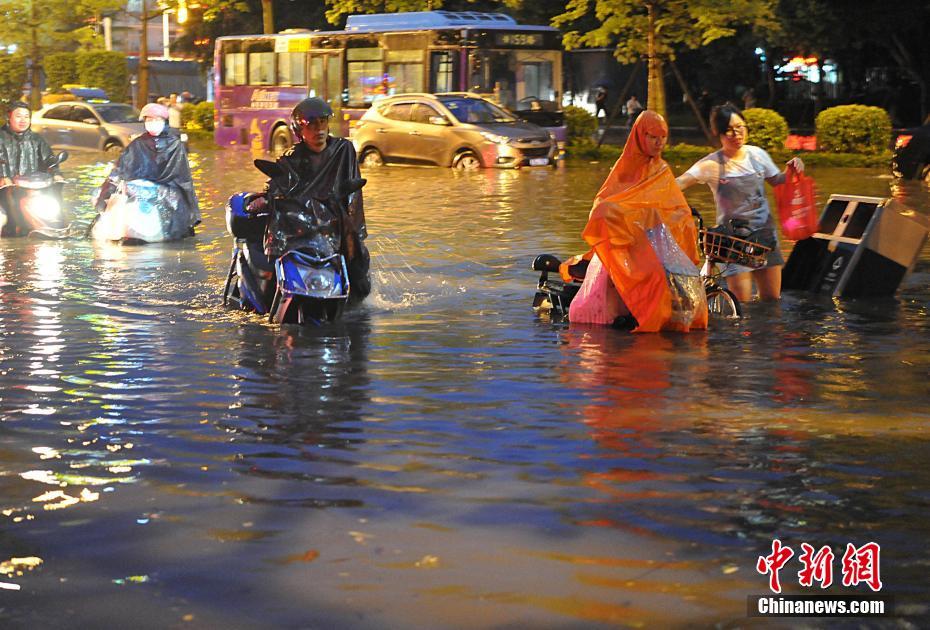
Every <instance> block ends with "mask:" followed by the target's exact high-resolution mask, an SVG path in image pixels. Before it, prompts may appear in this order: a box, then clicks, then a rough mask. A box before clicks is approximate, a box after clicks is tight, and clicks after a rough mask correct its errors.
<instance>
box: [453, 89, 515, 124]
mask: <svg viewBox="0 0 930 630" xmlns="http://www.w3.org/2000/svg"><path fill="white" fill-rule="evenodd" d="M439 102H440V103H442V104H443V105H445V106H446V108H447V109H448V110H449V111H450V112H452V115H453V116H455V117H456V118H457V119H458V121H459V122H463V123H479V124H480V123H509V122H514V120H516V119H515V118H514V117H513V116H511V115H510V114H509V113H507V112H506V111H505V110H503V109H501V108H500V107H498V106H497V105H495V104H494V103H492V102H490V101H486V100H484V99H480V98H470V97H466V96H455V97H449V96H447V97H443V98H440V99H439Z"/></svg>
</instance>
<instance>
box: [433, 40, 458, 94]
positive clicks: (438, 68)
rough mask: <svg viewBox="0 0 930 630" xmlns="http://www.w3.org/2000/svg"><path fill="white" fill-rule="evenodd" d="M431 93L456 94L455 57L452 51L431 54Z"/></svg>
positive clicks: (439, 51)
mask: <svg viewBox="0 0 930 630" xmlns="http://www.w3.org/2000/svg"><path fill="white" fill-rule="evenodd" d="M429 64H430V67H429V91H430V92H433V93H436V92H454V91H455V88H456V84H455V55H453V54H452V51H451V50H438V51H434V52H433V53H431V54H430V62H429Z"/></svg>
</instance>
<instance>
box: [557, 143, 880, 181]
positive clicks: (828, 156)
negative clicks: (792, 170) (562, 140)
mask: <svg viewBox="0 0 930 630" xmlns="http://www.w3.org/2000/svg"><path fill="white" fill-rule="evenodd" d="M622 150H623V147H620V146H617V145H613V144H605V145H602V146H601V147H600V148H598V147H597V146H596V145H595V143H594V142H592V141H588V142H582V143H573V144H570V145H569V147H568V157H569V160H577V161H601V162H613V161H615V160H616V159H617V158H618V157H620V153H621V151H622ZM713 151H715V149H714V148H713V147H707V146H697V145H693V144H683V143H682V144H676V145H672V146H668V147H666V148H665V150H664V151H663V152H662V157H663V158H665V161H667V162H668V163H669V164H670V165H671V166H672V170H673V171H674V172H675V174H676V175H681V174H682V173H683V172H684V171H685V170H687V169H688V168H690V166H691V165H692V164H694V163H695V162H697V161H698V160H699V159H701V158H702V157H704V156H705V155H708V154H710V153H712V152H713ZM769 153H770V155H771V156H772V160H774V161H775V164H776V165H778V166H779V167H781V168H784V164H785V162H787V161H788V160H790V159H791V158H792V157H794V156H795V155H800V157H801V159H802V160H804V165H805V166H813V167H817V166H827V167H840V168H883V169H887V168H888V164H889V163H890V162H891V152H890V151H888V150H887V149H886V150H883V151H877V152H875V153H867V154H866V153H828V152H823V151H803V152H800V153H799V152H794V151H789V150H788V149H784V148H782V149H781V150H777V151H776V150H773V151H770V152H769Z"/></svg>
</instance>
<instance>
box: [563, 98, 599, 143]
mask: <svg viewBox="0 0 930 630" xmlns="http://www.w3.org/2000/svg"><path fill="white" fill-rule="evenodd" d="M564 112H565V126H566V127H568V141H569V143H572V142H574V141H575V140H579V139H581V140H590V139H591V136H593V135H594V132H595V131H597V118H595V117H594V116H592V115H591V114H590V113H589V112H588V110H586V109H583V108H581V107H577V106H575V105H568V106H567V107H566V108H565V110H564Z"/></svg>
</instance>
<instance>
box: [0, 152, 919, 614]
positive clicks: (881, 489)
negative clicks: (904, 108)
mask: <svg viewBox="0 0 930 630" xmlns="http://www.w3.org/2000/svg"><path fill="white" fill-rule="evenodd" d="M193 157H194V159H193V161H194V162H195V164H194V170H195V177H196V184H197V189H198V193H199V196H200V199H201V204H202V210H203V214H204V225H203V226H202V228H201V229H200V230H199V231H198V234H197V236H196V237H195V238H194V239H188V240H186V241H182V242H178V243H171V244H163V245H148V246H143V247H118V246H107V245H100V244H94V243H91V242H88V241H84V240H68V241H62V242H49V241H32V240H26V239H19V240H4V241H2V242H0V377H2V389H0V497H2V506H0V507H2V516H0V562H2V563H3V564H2V565H0V582H3V583H4V584H7V585H13V587H19V589H20V590H9V589H0V619H3V625H4V626H8V627H32V628H34V627H113V626H117V625H126V624H129V623H131V624H132V625H133V626H135V627H140V628H148V627H152V628H161V627H227V628H249V627H295V628H296V627H355V628H384V627H404V628H431V627H438V626H442V627H457V628H466V627H467V628H475V627H487V628H490V627H536V628H568V627H599V626H605V627H606V626H616V625H619V626H625V625H643V624H649V625H661V626H670V625H685V624H693V623H697V624H701V625H713V624H721V625H724V626H732V625H744V624H746V623H747V621H748V620H747V618H746V597H747V595H752V594H758V595H762V594H765V593H766V592H767V590H768V589H767V585H768V580H767V577H766V576H763V575H760V574H759V573H757V572H756V570H755V565H756V559H757V557H758V556H759V555H764V554H767V553H769V552H770V551H771V544H772V539H773V538H776V537H777V538H780V539H781V540H782V542H784V543H785V544H788V545H791V546H792V547H793V548H794V549H795V551H796V554H799V553H800V543H802V542H808V543H810V544H811V545H813V546H814V547H815V548H819V547H820V546H822V545H830V546H832V547H833V549H834V552H835V553H837V561H836V562H837V564H836V567H835V572H836V575H837V581H839V575H840V573H839V572H840V567H839V556H840V555H841V554H842V551H843V549H844V548H845V546H846V544H847V543H853V544H854V545H856V546H859V545H863V544H865V543H867V542H869V541H875V542H878V543H879V544H880V545H881V551H882V554H881V576H882V579H883V582H884V585H885V589H884V591H883V592H890V593H894V594H895V596H896V598H897V600H898V607H899V612H903V613H905V614H906V615H908V616H909V619H910V621H911V622H913V623H916V624H917V625H920V622H921V620H924V621H925V620H927V619H928V617H930V613H928V610H927V604H926V597H925V594H926V589H927V578H926V566H927V563H928V562H930V552H928V551H927V549H926V545H924V544H923V543H922V541H924V540H926V539H927V537H928V534H930V525H928V524H927V523H928V522H930V520H928V516H930V510H928V494H927V487H928V485H930V484H928V482H930V473H928V472H927V467H926V461H927V457H928V454H930V447H928V441H927V429H928V426H930V424H928V412H927V403H928V400H930V396H928V385H927V382H928V371H930V369H928V367H930V359H928V356H930V352H928V351H930V334H928V333H930V330H928V327H930V326H928V323H927V311H928V305H930V289H928V280H930V252H928V249H927V247H925V248H924V250H923V252H922V253H921V256H920V259H919V261H918V263H917V265H916V268H915V271H914V273H913V274H912V275H911V276H909V277H908V278H907V279H906V280H905V282H904V284H903V286H902V288H901V290H900V291H899V294H898V296H897V298H896V299H894V300H879V301H876V300H871V301H869V300H833V299H829V298H821V297H815V296H810V295H805V294H787V295H786V296H785V298H784V299H783V301H782V302H781V303H780V304H779V305H774V306H773V305H760V304H754V305H749V306H748V309H747V310H748V317H746V318H745V319H744V320H742V321H740V322H738V323H733V322H716V323H714V324H713V325H712V327H711V329H710V330H709V331H708V332H707V333H706V334H705V333H697V334H690V335H664V334H663V335H629V334H625V333H620V332H616V331H612V330H605V329H601V328H597V327H586V326H568V325H565V324H559V323H550V322H548V321H546V320H545V319H541V318H538V317H536V316H535V315H534V314H533V312H532V310H531V308H530V303H531V301H532V297H533V291H534V288H535V280H536V278H535V276H534V274H533V273H532V272H531V271H530V270H529V264H530V261H531V260H532V258H533V257H534V256H535V255H536V254H537V253H540V252H552V253H555V254H558V255H567V254H572V253H578V252H580V251H582V245H581V241H580V238H579V234H580V231H581V228H582V227H583V225H584V222H585V220H586V217H587V212H588V210H589V208H590V201H591V198H592V197H593V194H594V192H595V191H596V190H597V188H598V187H599V185H600V183H601V181H602V180H603V178H604V177H605V175H606V173H607V171H608V170H609V167H610V164H582V165H573V166H571V167H569V168H564V169H558V170H551V169H543V170H528V171H521V172H496V171H492V172H481V173H475V174H465V175H461V174H456V173H453V172H451V171H449V170H444V169H419V168H383V169H377V170H370V171H367V172H366V173H364V175H365V176H366V177H368V179H369V184H368V186H367V187H366V189H365V195H366V212H367V216H368V222H369V232H370V234H371V237H370V241H369V246H370V248H371V251H372V269H373V272H374V278H375V289H374V293H373V295H372V296H371V298H370V299H369V300H367V303H366V304H365V305H364V306H363V307H362V308H361V309H359V310H357V311H355V312H351V313H349V314H348V315H347V317H346V319H345V321H344V322H342V323H341V324H339V325H335V326H331V327H326V328H322V329H311V330H302V329H297V328H295V327H284V328H279V327H274V326H270V325H268V324H266V323H264V322H263V321H262V320H261V319H260V318H258V317H255V316H250V315H247V314H243V313H237V312H224V311H223V310H222V309H221V308H220V306H219V299H220V298H219V294H220V292H221V289H222V284H223V281H224V279H225V273H226V269H227V268H228V262H229V251H230V242H229V237H228V236H227V235H226V234H225V227H224V222H223V214H222V205H223V203H224V201H225V198H226V197H227V196H228V195H229V194H231V193H233V192H235V191H237V190H241V189H257V188H259V187H260V186H261V183H262V181H263V178H262V176H261V175H260V174H259V173H258V172H257V171H254V169H252V168H251V166H250V160H251V156H249V155H248V154H246V153H244V152H235V151H216V150H201V151H200V152H198V153H196V154H195V155H194V156H193ZM674 166H675V169H676V172H679V171H680V170H681V169H682V168H683V167H686V166H687V165H674ZM66 167H67V168H66V169H65V171H66V174H67V175H68V176H69V177H71V178H72V179H73V180H74V183H73V185H72V186H71V187H70V189H69V193H68V195H69V200H70V201H71V202H72V205H73V207H74V212H75V215H76V220H77V222H78V223H82V222H83V223H86V222H87V221H89V220H90V218H91V211H90V208H89V201H88V199H89V195H90V191H91V189H92V188H93V186H94V185H96V184H97V183H99V180H100V178H101V177H102V176H103V174H104V173H105V172H106V167H105V165H104V164H102V163H98V162H97V161H96V158H95V156H89V155H77V156H73V157H72V159H71V160H70V161H69V162H68V163H66ZM809 170H810V171H811V172H812V174H813V176H814V177H815V178H816V179H817V182H818V185H819V189H820V193H821V195H822V196H823V197H824V198H825V197H826V195H827V194H829V192H842V193H848V194H860V195H875V196H888V195H890V194H895V195H896V196H898V197H899V198H900V199H902V200H904V201H905V203H907V204H909V205H910V206H911V207H914V208H916V209H918V210H919V211H921V212H928V211H930V196H928V194H927V190H926V189H925V188H924V187H922V186H921V185H911V186H907V187H903V188H902V187H898V186H897V185H896V184H895V183H894V182H893V181H892V180H890V179H888V178H885V177H884V176H883V174H882V173H881V172H879V171H877V170H869V169H845V170H841V169H820V170H817V169H809ZM688 196H689V199H691V200H692V202H693V203H694V204H695V205H697V206H698V207H700V208H702V209H704V210H705V213H706V214H709V213H710V209H711V207H712V204H711V201H710V195H709V192H708V191H707V190H706V188H704V189H700V188H697V187H696V188H695V189H693V190H692V191H689V195H688ZM785 247H786V249H787V248H788V247H790V243H789V244H786V245H785ZM799 568H800V565H798V564H797V557H795V559H793V560H792V562H791V563H789V565H787V566H786V568H785V569H784V570H783V571H782V581H783V583H784V584H786V592H787V593H804V592H808V591H807V590H806V589H801V588H800V587H799V586H798V584H797V578H796V576H795V574H796V572H797V570H798V569H799ZM11 588H12V587H11ZM833 592H836V593H837V594H845V595H848V594H853V593H861V592H868V590H867V589H865V587H863V586H860V587H858V588H855V589H854V588H845V587H841V586H840V587H839V588H836V587H834V589H833Z"/></svg>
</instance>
